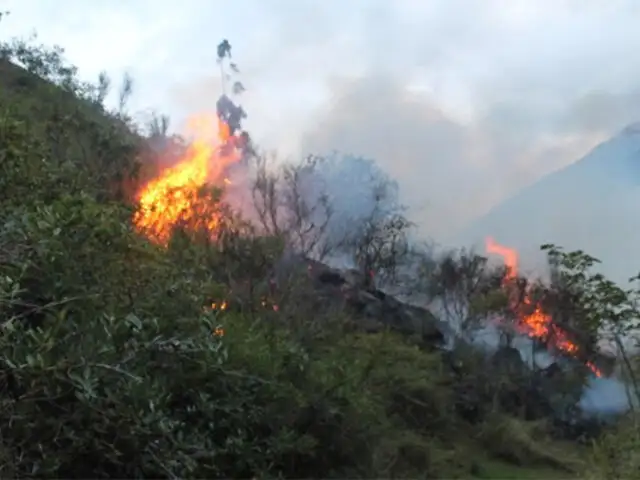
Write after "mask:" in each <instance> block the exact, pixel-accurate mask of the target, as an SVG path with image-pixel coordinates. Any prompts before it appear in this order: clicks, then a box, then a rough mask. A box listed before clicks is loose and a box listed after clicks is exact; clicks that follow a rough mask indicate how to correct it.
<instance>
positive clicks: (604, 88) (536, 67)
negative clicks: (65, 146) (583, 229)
mask: <svg viewBox="0 0 640 480" xmlns="http://www.w3.org/2000/svg"><path fill="white" fill-rule="evenodd" d="M2 9H7V10H9V11H11V15H10V16H9V17H8V18H7V19H6V21H5V20H3V21H2V24H1V27H0V28H1V29H2V30H1V32H2V36H3V37H4V38H6V37H7V36H14V35H18V36H26V35H29V34H30V33H31V32H32V31H33V30H36V31H37V32H38V34H39V38H40V40H41V41H42V42H43V43H45V44H60V45H61V46H63V47H65V49H66V50H67V53H68V57H69V59H70V61H71V62H72V63H74V64H76V65H77V66H78V67H79V68H80V74H81V75H82V76H83V77H85V78H89V79H94V78H96V77H97V74H98V73H99V71H100V70H103V69H104V70H106V71H107V72H108V73H109V74H110V75H111V76H112V77H113V78H114V80H117V79H118V78H119V77H120V76H121V74H122V73H123V72H125V71H129V72H130V73H131V74H132V76H133V77H134V79H135V82H136V84H135V97H134V99H133V102H132V107H133V108H134V109H135V110H139V111H143V110H145V109H148V108H156V109H159V110H161V111H163V112H166V113H168V114H169V115H171V117H172V118H173V119H174V123H175V124H176V125H177V124H179V123H180V122H181V120H183V119H184V118H186V116H188V115H189V114H191V113H194V112H196V111H202V110H203V109H213V107H214V105H215V101H216V99H217V96H218V94H219V93H220V85H219V82H220V80H219V71H218V68H217V66H216V64H215V46H216V45H217V43H218V42H219V41H220V40H221V39H222V38H228V39H229V41H230V42H231V43H232V45H233V47H234V48H233V55H234V59H235V60H236V61H237V63H238V65H239V67H240V69H241V71H242V74H243V77H242V79H243V83H244V84H245V86H246V87H247V89H248V91H247V93H246V95H245V97H244V100H243V105H244V107H245V109H246V110H247V112H248V113H249V117H250V118H249V120H248V122H247V124H246V126H247V128H248V129H249V130H250V131H251V132H252V134H253V136H254V138H255V139H256V140H257V141H258V142H259V143H260V144H261V145H263V146H265V147H267V148H275V149H277V150H278V151H279V152H280V153H281V154H282V155H283V156H290V155H297V154H300V153H305V152H308V151H313V152H316V153H322V152H329V151H331V150H334V149H335V150H339V151H343V152H345V153H353V154H356V155H364V156H366V157H371V158H374V159H375V160H377V162H379V164H380V165H381V166H382V167H383V168H384V169H385V170H387V171H388V172H389V173H390V174H391V175H392V176H393V177H394V178H395V179H396V180H397V181H398V183H399V185H400V191H401V192H402V194H403V195H404V200H405V201H406V202H407V203H408V204H409V205H410V206H411V208H412V217H413V218H414V220H416V221H417V222H418V224H419V226H420V228H421V231H422V232H423V233H425V234H427V235H430V236H432V237H435V238H436V239H439V238H446V237H448V236H450V235H452V234H453V233H454V232H456V231H457V230H458V229H460V228H462V227H464V226H465V225H467V224H468V223H469V222H470V221H471V220H473V219H474V218H477V217H478V216H480V215H482V214H484V213H486V212H487V211H488V210H489V209H490V208H491V207H492V206H494V205H496V204H498V203H499V202H500V201H501V200H504V199H505V198H507V197H508V196H510V195H512V194H514V193H515V192H516V191H518V190H519V189H521V188H522V187H523V186H526V185H529V184H531V183H532V182H534V181H535V180H537V179H539V178H540V177H541V176H543V175H544V174H546V173H549V172H552V171H554V170H557V169H559V168H562V167H564V166H566V165H568V164H570V163H571V162H573V161H575V160H577V159H578V158H580V157H581V156H582V155H584V154H585V153H586V152H587V151H588V150H590V149H591V148H592V147H593V146H595V145H596V144H597V143H599V142H601V141H602V140H604V139H606V138H608V137H610V136H611V135H612V134H614V133H615V132H616V131H617V130H619V129H620V128H622V127H623V126H625V125H626V124H628V123H630V122H632V121H635V120H640V118H638V117H639V116H640V115H638V113H637V112H639V111H640V87H639V85H640V83H639V81H640V62H637V61H634V60H635V53H636V52H638V51H640V28H638V25H640V3H639V2H637V1H636V0H617V1H616V0H609V1H608V2H604V1H595V0H594V1H588V0H565V1H562V0H553V1H551V0H529V1H523V0H437V1H436V0H431V1H425V0H388V1H381V0H351V1H349V2H338V1H337V0H332V1H324V2H321V1H310V0H289V1H284V0H271V1H269V2H264V1H258V0H236V1H234V2H220V1H217V2H211V1H205V0H184V1H182V2H167V1H165V0H153V1H151V0H138V1H135V2H132V1H125V0H119V1H118V0H110V1H106V0H94V1H92V2H82V1H80V0H56V1H55V2H54V1H53V0H5V1H4V2H3V4H2Z"/></svg>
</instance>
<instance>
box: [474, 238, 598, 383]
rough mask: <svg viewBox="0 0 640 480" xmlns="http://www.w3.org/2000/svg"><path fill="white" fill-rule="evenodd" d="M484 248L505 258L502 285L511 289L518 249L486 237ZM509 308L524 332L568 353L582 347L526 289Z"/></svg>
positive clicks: (589, 365) (516, 267)
mask: <svg viewBox="0 0 640 480" xmlns="http://www.w3.org/2000/svg"><path fill="white" fill-rule="evenodd" d="M485 248H486V251H487V253H490V254H495V255H498V256H500V257H502V259H503V261H504V264H505V266H506V267H507V272H506V274H505V276H504V278H503V279H502V285H503V288H505V289H507V290H510V289H512V285H513V283H512V282H513V280H515V278H516V277H517V275H518V252H517V251H516V250H514V249H512V248H508V247H505V246H504V245H500V244H498V243H496V242H495V241H494V240H493V238H487V239H486V245H485ZM510 307H511V309H512V311H513V312H514V313H515V315H516V318H517V320H518V323H517V327H518V329H519V331H520V332H521V333H523V334H525V335H527V336H529V337H531V338H535V339H539V340H543V341H545V342H547V343H548V344H549V345H550V346H551V347H552V348H553V349H555V350H556V351H558V352H561V353H563V354H565V355H570V356H574V357H575V356H576V355H578V353H579V352H580V347H579V346H578V345H577V344H576V343H574V342H572V341H571V340H570V339H569V338H568V336H567V334H566V332H564V331H563V330H562V329H561V328H560V327H559V326H558V325H556V324H554V323H553V321H552V318H551V316H550V315H548V314H547V313H545V312H544V311H543V310H542V307H541V306H540V305H538V304H534V302H533V301H532V299H531V298H530V296H529V294H528V292H525V295H524V298H522V299H521V300H520V301H518V300H516V299H514V298H511V299H510ZM586 365H587V367H589V369H590V370H591V371H592V372H593V373H594V374H595V375H596V376H598V377H600V376H602V373H601V372H600V370H599V369H598V368H597V367H596V366H595V365H593V364H592V363H591V362H587V363H586Z"/></svg>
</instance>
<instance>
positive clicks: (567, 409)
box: [0, 43, 638, 479]
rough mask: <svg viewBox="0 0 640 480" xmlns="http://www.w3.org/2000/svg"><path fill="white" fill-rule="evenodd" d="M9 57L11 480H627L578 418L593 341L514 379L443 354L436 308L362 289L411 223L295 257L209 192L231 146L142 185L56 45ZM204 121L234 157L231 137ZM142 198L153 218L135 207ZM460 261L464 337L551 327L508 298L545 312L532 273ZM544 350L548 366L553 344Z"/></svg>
mask: <svg viewBox="0 0 640 480" xmlns="http://www.w3.org/2000/svg"><path fill="white" fill-rule="evenodd" d="M223 44H224V43H223ZM223 44H221V45H223ZM2 51H4V52H7V53H6V55H7V57H8V58H7V59H4V60H1V61H0V68H2V70H0V73H2V75H1V76H0V168H2V172H1V177H0V178H1V181H2V185H1V186H2V189H0V204H1V205H0V207H1V208H0V308H1V310H2V313H1V314H2V320H1V322H2V323H1V327H2V334H1V335H0V343H1V346H2V348H1V349H0V352H2V353H1V354H0V385H1V386H2V397H1V398H2V409H0V432H1V433H2V435H1V437H0V477H1V478H345V477H349V478H397V477H403V478H487V479H497V478H559V477H562V478H578V477H580V478H584V477H585V476H588V475H590V474H594V473H595V474H596V477H595V478H598V475H599V476H600V478H605V477H606V478H629V472H635V469H637V465H638V462H637V456H636V455H635V453H634V452H635V451H634V450H633V448H634V446H635V442H636V437H635V436H634V435H635V433H634V432H635V431H632V432H631V433H630V432H629V430H628V428H626V429H625V428H618V424H617V423H613V422H612V423H611V424H610V425H609V427H608V428H606V427H605V426H604V425H603V424H602V422H600V421H598V419H594V418H591V417H587V416H585V415H583V413H582V412H580V411H579V410H577V409H576V404H577V402H578V401H579V399H580V397H581V395H582V393H583V391H584V384H585V383H586V382H587V381H588V379H589V378H590V376H592V375H593V373H591V371H590V370H589V369H587V368H585V365H587V364H585V361H586V360H587V359H588V358H591V356H590V355H591V354H592V353H593V354H595V353H594V352H593V351H592V350H593V338H591V337H590V335H589V332H588V331H587V324H586V323H583V324H580V323H577V324H575V325H572V328H573V330H572V331H575V332H578V333H580V335H578V334H576V335H575V336H572V337H569V336H568V337H567V338H565V339H564V340H565V343H566V342H568V341H571V342H573V343H572V345H575V348H577V349H579V350H580V353H581V355H582V354H583V352H584V358H583V357H582V356H577V355H573V356H571V355H569V354H571V353H572V352H573V350H568V354H567V355H565V356H566V359H565V358H564V357H561V355H560V353H558V355H557V359H556V360H557V361H554V362H552V363H551V364H550V365H549V366H547V367H545V368H538V367H529V366H527V365H526V364H525V362H524V361H523V360H522V358H521V354H520V352H518V350H517V349H516V348H515V347H514V346H513V344H512V343H509V342H505V345H504V347H503V348H501V349H499V350H498V351H497V352H486V351H483V350H480V349H477V348H475V347H474V346H473V345H472V344H471V343H470V342H467V341H465V340H464V339H463V338H462V337H461V338H459V339H457V340H458V341H456V342H453V341H452V340H453V339H452V338H448V339H447V338H446V337H447V334H448V333H447V332H446V331H445V330H446V329H445V328H444V326H443V324H442V322H441V320H438V319H437V318H435V317H434V316H433V315H432V314H431V313H430V312H428V311H427V310H425V309H424V308H420V307H417V306H408V305H405V304H403V303H402V302H399V301H398V300H397V299H395V298H393V297H391V296H389V295H385V294H384V293H383V292H382V291H380V290H378V289H376V287H375V283H374V281H373V278H372V277H373V272H376V273H377V272H381V271H384V268H389V267H388V263H384V264H380V262H378V263H376V262H375V261H374V260H376V261H378V260H380V259H384V260H385V262H388V260H389V257H388V255H387V256H386V257H385V256H384V255H383V253H385V252H388V251H391V250H390V249H389V248H387V246H388V243H385V242H386V241H387V240H386V239H387V237H385V235H387V234H388V232H389V231H391V235H389V237H390V238H396V236H397V233H398V229H402V228H404V225H405V223H402V222H396V220H397V218H394V223H393V224H392V225H390V224H389V223H388V222H387V223H384V222H385V221H386V220H387V219H385V218H381V220H380V221H382V222H383V223H382V224H381V225H377V228H376V229H372V230H370V232H369V233H371V234H370V235H369V236H367V237H366V238H364V239H361V240H362V242H361V243H360V244H359V248H360V250H361V251H362V252H365V253H366V252H371V251H373V252H375V254H376V255H375V256H373V257H371V256H370V257H366V258H367V262H365V264H364V267H366V268H360V270H357V269H356V271H349V272H343V271H338V270H334V269H331V268H329V267H327V266H326V265H324V264H323V263H322V262H319V261H313V260H311V259H309V258H308V255H306V254H303V253H299V252H298V254H296V255H291V254H290V253H291V251H296V252H297V250H296V249H298V250H299V249H300V248H301V246H302V243H303V242H302V240H300V241H299V242H298V243H294V242H293V240H292V239H294V237H293V236H288V235H286V234H285V233H286V232H283V231H282V230H280V229H274V230H273V231H265V230H264V229H259V228H258V227H257V226H255V225H253V224H250V223H248V222H247V221H245V220H243V219H242V218H238V216H237V215H234V214H233V212H232V211H231V210H232V209H231V207H230V206H229V205H225V204H224V202H222V201H221V200H220V198H221V197H220V190H221V188H222V187H220V185H209V184H208V182H205V183H204V184H202V183H201V182H200V178H204V179H205V180H207V179H209V180H210V178H211V177H210V175H208V173H210V172H209V171H207V170H206V169H207V168H210V167H211V166H210V164H211V163H212V162H213V161H214V160H216V161H217V160H221V159H223V160H225V159H226V160H228V159H229V157H228V155H230V154H229V152H228V151H227V150H225V148H226V147H227V146H228V145H227V144H225V145H222V147H225V148H222V147H221V148H213V147H212V146H211V144H210V143H207V142H204V141H200V140H196V141H193V143H192V144H190V145H188V146H187V147H188V148H186V149H185V150H184V151H182V150H180V151H181V152H183V154H184V158H181V159H180V162H179V163H176V164H175V165H174V166H173V167H172V168H169V169H166V170H161V171H158V169H156V168H155V167H154V168H148V169H147V170H146V173H145V175H146V177H153V178H151V180H149V178H146V177H145V179H144V181H143V180H142V179H141V178H140V176H139V175H140V171H141V169H144V168H145V167H150V166H151V167H153V166H154V165H155V163H154V159H153V158H150V157H149V155H150V153H149V151H150V149H148V148H147V145H146V140H145V136H144V135H145V133H144V131H143V130H142V129H140V128H136V126H135V125H133V124H132V123H131V121H130V119H129V118H128V117H127V115H126V113H124V112H123V111H119V112H111V111H109V110H108V109H107V108H106V107H105V106H104V105H103V103H102V100H103V95H102V94H101V89H100V88H93V87H91V86H88V85H84V84H82V83H80V82H78V81H77V79H76V77H75V76H74V72H73V69H69V67H68V66H66V65H65V64H64V62H63V61H62V58H61V57H60V56H59V55H56V54H52V53H51V52H48V51H47V50H46V49H42V48H35V47H34V48H31V47H24V48H22V49H19V50H15V49H14V50H12V48H11V46H10V45H5V46H3V49H2ZM54 53H55V52H54ZM7 60H12V61H16V60H21V61H22V63H24V64H26V65H27V66H29V65H30V66H31V72H25V71H24V70H22V69H21V68H20V67H17V66H15V65H13V64H11V63H10V62H8V61H7ZM218 120H219V123H218V129H219V131H218V134H219V138H223V136H222V135H221V131H224V132H226V136H225V137H224V140H226V141H228V140H229V138H230V136H229V125H230V121H229V119H221V118H218ZM145 162H146V163H145ZM198 166H199V167H202V168H204V171H200V170H198V169H197V167H198ZM174 167H175V168H174ZM287 171H288V172H294V173H295V170H287ZM184 172H187V173H189V174H190V176H189V175H186V174H184ZM220 172H221V174H222V175H224V168H221V169H220ZM220 172H218V173H220ZM285 173H286V171H285ZM183 174H184V175H183ZM154 175H155V177H154ZM185 176H187V177H189V178H188V179H187V180H189V181H187V180H185V179H184V177H185ZM194 177H198V182H192V181H191V180H193V178H194ZM283 177H285V176H284V175H283ZM292 177H293V175H290V176H289V177H285V178H292ZM225 179H226V178H225ZM267 180H268V179H265V182H266V181H267ZM180 181H182V183H180ZM194 183H195V184H194ZM167 185H168V186H167ZM260 185H268V183H265V184H259V185H258V186H260ZM169 187H171V188H169ZM132 192H133V193H135V195H134V194H132ZM159 197H160V199H159V200H158V198H159ZM142 199H151V200H155V201H154V202H153V204H154V205H155V206H159V205H162V206H163V207H164V210H161V211H159V210H154V211H151V210H148V211H146V210H143V208H142V207H143V205H142V204H141V203H142ZM178 202H182V203H181V204H180V205H177V203H178ZM178 207H180V208H178ZM169 217H171V218H169ZM168 220H171V222H169V221H168ZM147 221H148V222H147ZM295 226H298V227H299V226H300V225H298V224H296V225H295ZM143 227H144V228H143ZM391 227H393V228H395V230H394V229H391ZM305 229H306V226H305ZM390 229H391V230H390ZM305 231H307V230H305ZM152 233H154V234H152ZM158 233H162V235H158ZM392 253H393V254H395V251H392ZM391 260H393V258H392V259H391ZM473 261H474V262H479V263H478V264H480V263H481V259H477V258H476V259H473ZM463 264H464V262H463V261H462V260H456V259H454V258H447V259H444V260H443V261H442V262H441V263H440V264H439V267H438V268H436V269H434V270H429V271H428V272H426V273H425V275H428V278H427V280H428V282H427V283H428V284H429V285H435V284H437V285H439V286H440V287H441V292H440V294H441V295H444V294H449V293H452V292H454V293H456V294H457V293H459V292H462V291H463V290H462V287H463V286H464V285H467V284H473V285H475V286H478V287H479V288H478V289H477V290H474V291H473V292H471V291H466V290H465V291H464V295H463V296H462V297H460V298H461V300H462V301H463V302H466V303H465V304H466V305H467V306H468V311H467V313H468V316H469V317H470V318H471V317H473V319H474V321H476V320H477V321H486V322H489V321H492V322H493V319H495V317H496V315H498V314H499V315H500V316H501V318H502V317H504V319H505V324H506V323H508V322H509V321H510V322H511V324H512V325H514V326H515V325H519V323H520V322H519V320H520V318H519V317H520V316H524V315H525V314H526V315H529V313H528V312H524V310H523V311H521V310H522V308H521V307H526V308H529V307H531V306H532V305H535V306H541V305H544V306H545V308H548V309H549V310H550V311H551V310H553V308H551V307H554V308H555V307H557V308H556V310H557V311H558V312H559V313H558V316H560V313H562V312H564V311H565V310H563V308H564V304H561V302H560V300H558V299H559V298H560V294H561V293H563V291H561V290H558V291H556V290H553V289H549V288H547V289H545V290H543V289H539V290H536V291H534V290H531V291H529V290H527V292H520V293H521V294H524V293H527V294H528V293H531V298H532V299H534V300H535V302H536V303H535V304H534V303H527V304H526V305H524V304H523V305H517V306H514V305H513V304H512V302H511V300H510V299H511V298H513V297H514V295H513V293H515V292H516V290H515V289H517V288H519V285H521V284H522V282H521V281H520V280H522V279H516V278H511V277H510V276H509V272H506V273H505V272H504V271H502V270H496V271H488V270H487V271H483V272H481V273H477V272H475V273H474V272H468V271H466V270H464V269H463V268H462V267H463V266H464V265H463ZM370 273H371V276H370V275H369V274H370ZM438 275H439V276H438ZM422 280H424V279H422ZM516 280H517V281H516ZM415 281H416V285H421V284H420V283H419V282H418V279H415ZM467 294H468V295H467ZM534 294H535V295H534ZM536 295H537V296H536ZM521 296H522V295H521ZM534 300H531V301H530V302H534ZM604 301H605V300H604V299H603V300H602V302H604ZM554 302H555V303H554ZM602 304H603V305H604V303H602ZM605 306H606V305H605ZM561 307H562V308H561ZM569 307H571V309H573V310H572V311H574V310H575V309H576V308H577V307H584V304H582V303H579V301H578V300H576V302H575V303H572V304H571V305H569ZM592 308H596V307H592ZM554 311H555V310H554ZM507 318H509V319H510V320H506V319H507ZM549 318H551V315H549ZM479 319H482V320H479ZM494 324H495V322H494V323H492V324H491V325H494ZM485 325H489V323H486V324H485ZM550 325H551V324H550ZM552 326H553V327H554V329H555V330H554V331H556V330H557V329H559V328H560V326H561V323H560V322H557V323H554V324H553V325H552ZM550 328H551V327H550ZM557 331H559V330H557ZM563 331H564V330H563ZM507 332H511V330H510V329H509V328H507V327H506V326H505V329H504V333H505V334H506V333H507ZM566 332H569V329H568V328H567V329H566ZM511 335H513V333H511ZM567 335H569V334H567ZM507 336H508V335H507ZM574 337H575V338H574ZM445 340H449V343H450V344H451V345H450V348H445V343H446V342H445ZM539 340H540V341H539V345H538V344H536V345H537V348H540V349H542V348H547V347H549V348H551V347H550V345H551V344H552V343H553V341H554V340H553V339H552V338H546V337H545V338H541V339H539ZM565 353H567V352H565ZM563 355H564V354H563ZM563 360H566V362H564V361H563ZM587 366H588V365H587ZM626 418H627V419H633V418H634V417H632V416H629V417H626ZM622 425H623V427H628V426H629V425H633V423H632V422H630V421H628V420H627V421H626V422H623V423H622ZM592 445H596V446H597V448H592Z"/></svg>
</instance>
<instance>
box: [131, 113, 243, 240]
mask: <svg viewBox="0 0 640 480" xmlns="http://www.w3.org/2000/svg"><path fill="white" fill-rule="evenodd" d="M189 130H190V131H191V132H192V133H193V136H194V140H193V142H192V143H191V144H190V145H189V148H188V150H187V152H186V154H185V155H184V157H183V158H182V159H181V160H180V162H178V163H177V164H176V165H174V166H172V167H170V168H167V169H166V170H164V171H162V172H161V173H160V175H159V176H158V177H157V178H155V179H153V180H151V181H150V182H148V183H147V184H146V185H144V186H143V187H142V188H141V189H140V191H139V192H138V193H137V195H136V199H137V201H138V206H139V208H138V211H137V212H136V214H135V215H134V218H133V223H134V225H135V227H136V228H137V230H138V231H140V232H141V233H142V234H144V235H146V236H147V237H148V238H149V239H150V240H152V241H154V242H156V243H159V244H163V245H166V244H167V242H168V240H169V238H170V236H171V232H172V230H173V228H174V227H175V226H176V225H177V224H178V223H183V224H186V225H188V226H192V227H205V228H207V229H210V230H215V229H216V227H217V226H218V224H219V221H220V216H219V215H220V214H219V211H218V209H217V208H215V206H213V205H207V203H206V201H203V200H202V198H201V195H199V193H200V191H201V189H202V188H203V187H206V186H222V185H223V184H228V183H230V182H229V180H228V179H226V178H225V177H224V172H225V169H226V168H227V167H228V166H229V165H231V164H232V163H235V162H237V161H238V160H239V159H240V154H239V153H238V151H237V150H236V149H235V148H234V147H235V142H234V140H235V137H232V135H231V134H230V131H229V126H228V125H227V124H226V123H224V122H223V121H222V120H221V119H220V118H217V117H216V118H210V117H206V116H201V117H197V118H194V119H193V120H192V121H190V122H189Z"/></svg>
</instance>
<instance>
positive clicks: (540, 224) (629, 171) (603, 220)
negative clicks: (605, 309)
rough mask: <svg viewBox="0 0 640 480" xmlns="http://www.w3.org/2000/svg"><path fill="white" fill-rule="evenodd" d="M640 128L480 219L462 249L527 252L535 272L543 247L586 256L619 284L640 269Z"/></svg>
mask: <svg viewBox="0 0 640 480" xmlns="http://www.w3.org/2000/svg"><path fill="white" fill-rule="evenodd" d="M638 208H640V124H635V125H630V126H629V127H627V128H625V129H624V130H623V131H621V132H620V133H619V134H618V135H616V136H615V137H613V138H612V139H610V140H608V141H606V142H604V143H602V144H601V145H599V146H597V147H596V148H595V149H593V151H591V152H590V153H589V154H587V155H586V156H585V157H584V158H582V159H580V160H578V161H576V162H575V163H573V164H571V165H569V166H568V167H566V168H564V169H562V170H560V171H557V172H554V173H551V174H549V175H547V176H545V177H543V178H542V179H540V180H539V181H537V182H536V183H534V184H533V185H531V186H530V187H528V188H525V189H523V190H522V191H521V192H519V193H518V194H517V195H515V196H513V197H512V198H510V199H508V200H506V201H504V202H503V203H501V204H500V205H498V206H497V207H495V208H494V209H493V210H492V211H490V212H489V213H488V214H487V215H486V216H484V217H482V218H480V219H479V220H477V221H476V222H474V224H473V225H471V226H470V227H469V228H468V229H465V230H464V231H463V232H462V233H461V234H460V235H459V236H458V238H457V243H464V244H471V243H475V244H482V242H484V238H485V237H486V236H488V235H491V236H493V237H495V238H496V239H499V241H500V242H502V243H505V244H508V245H511V246H513V247H514V248H517V249H518V250H520V251H522V252H526V253H527V254H526V255H525V258H526V259H528V260H530V262H529V264H530V266H536V265H537V264H538V262H539V260H540V259H541V258H542V257H541V256H540V255H535V252H536V250H537V249H538V247H539V246H540V245H542V244H544V243H548V242H551V241H552V242H555V243H556V244H558V245H562V246H563V247H565V248H567V249H570V250H578V249H581V250H584V251H586V252H589V253H590V254H591V255H593V256H595V257H597V258H599V259H600V260H601V261H602V262H603V265H602V271H603V272H604V273H605V274H606V275H607V276H609V277H611V278H613V279H614V280H616V281H618V282H626V280H627V279H628V278H630V277H631V276H633V275H635V274H637V273H638V272H637V265H639V264H640V257H639V256H638V248H637V246H638V244H640V217H639V216H638V215H637V214H636V212H637V211H638Z"/></svg>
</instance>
